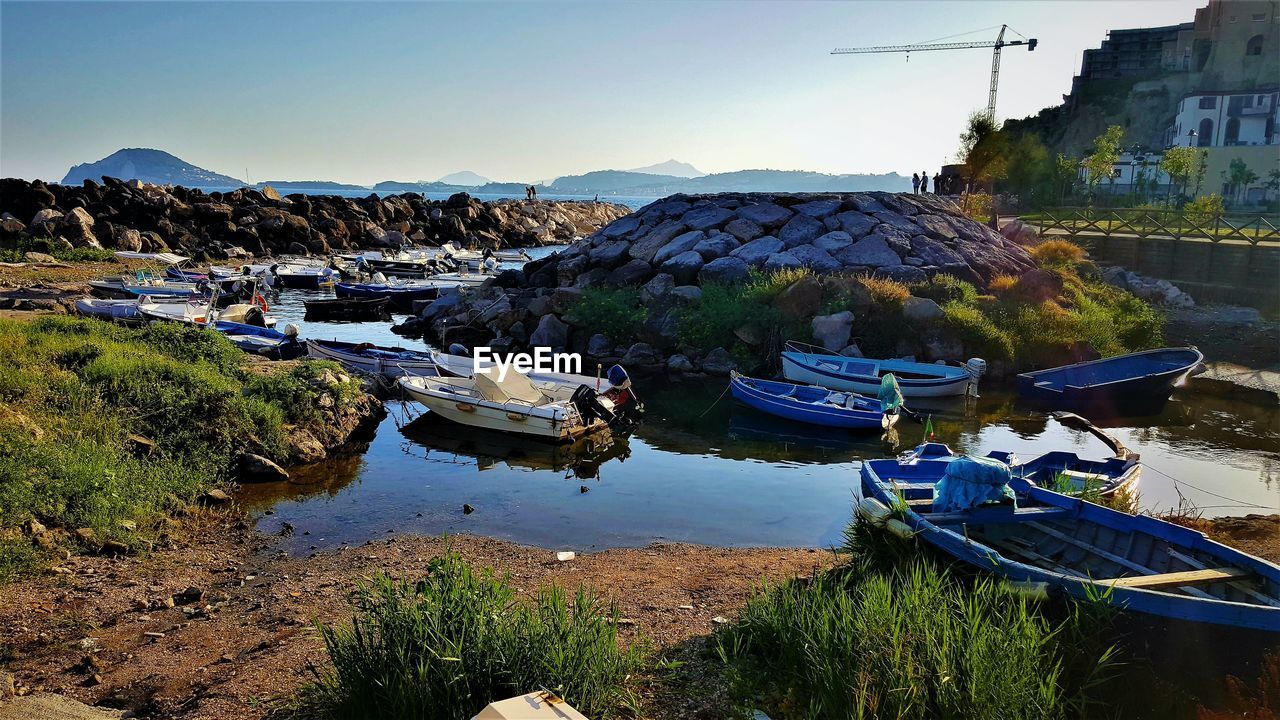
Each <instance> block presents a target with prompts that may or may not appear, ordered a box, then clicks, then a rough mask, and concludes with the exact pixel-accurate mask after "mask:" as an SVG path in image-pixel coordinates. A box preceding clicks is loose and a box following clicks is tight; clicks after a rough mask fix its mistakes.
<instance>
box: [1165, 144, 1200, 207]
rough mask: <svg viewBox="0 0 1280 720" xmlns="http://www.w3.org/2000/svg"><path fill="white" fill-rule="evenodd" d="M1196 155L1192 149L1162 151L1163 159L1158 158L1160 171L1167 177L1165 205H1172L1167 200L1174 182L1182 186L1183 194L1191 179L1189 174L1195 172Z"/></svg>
mask: <svg viewBox="0 0 1280 720" xmlns="http://www.w3.org/2000/svg"><path fill="white" fill-rule="evenodd" d="M1197 155H1198V153H1197V152H1196V149H1195V148H1193V147H1171V148H1169V149H1168V150H1165V151H1164V157H1162V158H1160V169H1161V170H1163V171H1164V173H1165V174H1166V175H1168V176H1169V192H1168V193H1166V195H1165V204H1166V205H1170V204H1172V203H1171V202H1170V200H1169V198H1170V196H1172V195H1173V184H1174V182H1175V181H1176V182H1180V183H1181V184H1182V188H1183V192H1185V191H1186V187H1187V181H1188V180H1190V179H1191V173H1193V172H1195V169H1196V162H1197V160H1198V158H1197Z"/></svg>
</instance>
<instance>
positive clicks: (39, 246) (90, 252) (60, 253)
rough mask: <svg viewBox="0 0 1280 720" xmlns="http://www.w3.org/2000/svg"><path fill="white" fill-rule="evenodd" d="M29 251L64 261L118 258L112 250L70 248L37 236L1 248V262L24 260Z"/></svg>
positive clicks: (106, 260)
mask: <svg viewBox="0 0 1280 720" xmlns="http://www.w3.org/2000/svg"><path fill="white" fill-rule="evenodd" d="M28 252H41V253H45V254H46V255H52V256H53V257H54V259H55V260H61V261H62V262H115V259H116V257H115V255H114V254H113V253H112V252H111V251H110V250H99V249H97V248H88V247H85V248H72V249H70V250H68V249H66V248H64V247H62V246H61V244H60V243H58V242H55V241H54V240H52V239H50V238H35V239H31V240H26V239H24V240H22V241H20V242H18V243H17V244H16V245H14V246H13V247H3V248H0V262H24V261H25V260H26V258H25V257H23V256H24V255H25V254H26V253H28Z"/></svg>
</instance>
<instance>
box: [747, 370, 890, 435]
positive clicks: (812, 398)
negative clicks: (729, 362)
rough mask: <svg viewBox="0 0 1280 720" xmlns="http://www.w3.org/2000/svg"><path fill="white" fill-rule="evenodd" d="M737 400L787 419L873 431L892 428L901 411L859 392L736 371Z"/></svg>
mask: <svg viewBox="0 0 1280 720" xmlns="http://www.w3.org/2000/svg"><path fill="white" fill-rule="evenodd" d="M729 389H730V391H731V392H732V393H733V397H734V399H736V400H737V401H739V402H741V403H742V404H744V405H746V406H748V407H751V408H754V409H756V410H759V411H761V412H765V413H769V414H770V415H776V416H778V417H781V418H786V419H787V420H795V421H797V422H803V423H810V424H813V425H822V426H825V427H839V428H849V429H853V430H871V429H882V428H890V427H893V426H894V424H896V423H897V422H898V417H899V415H900V413H897V412H890V413H885V412H883V411H882V410H881V407H880V401H878V400H873V399H871V398H868V397H863V396H861V395H858V394H857V393H851V392H844V391H838V390H829V389H827V388H821V387H815V386H813V385H794V384H792V383H785V382H777V381H774V380H760V379H757V378H749V377H745V376H743V375H739V374H738V373H737V372H734V373H732V374H731V375H730V378H729Z"/></svg>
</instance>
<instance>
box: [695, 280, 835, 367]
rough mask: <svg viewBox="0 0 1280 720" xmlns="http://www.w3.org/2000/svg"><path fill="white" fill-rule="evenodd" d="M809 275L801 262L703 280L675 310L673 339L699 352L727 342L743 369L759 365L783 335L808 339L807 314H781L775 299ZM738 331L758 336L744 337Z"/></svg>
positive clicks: (772, 353) (776, 347)
mask: <svg viewBox="0 0 1280 720" xmlns="http://www.w3.org/2000/svg"><path fill="white" fill-rule="evenodd" d="M810 275H811V272H810V271H809V270H808V269H804V268H801V269H796V270H782V271H778V272H774V273H762V272H759V271H752V273H751V276H750V278H749V279H748V281H747V282H745V283H743V284H740V285H719V284H716V283H707V284H704V285H703V286H702V299H701V300H700V301H699V302H697V303H696V304H694V305H691V306H687V307H682V308H679V309H678V310H677V311H676V337H677V340H678V342H679V343H680V345H681V346H682V347H684V348H689V349H693V350H697V351H700V352H707V351H709V350H713V349H715V348H718V347H722V348H725V349H726V350H729V351H730V352H731V353H732V354H733V356H734V359H735V360H737V362H738V365H739V367H740V368H742V369H743V370H754V369H756V368H759V367H761V366H762V365H763V364H765V363H766V362H768V361H771V360H772V359H773V358H774V357H775V356H776V352H777V350H778V348H779V347H780V346H781V342H782V341H784V340H787V339H792V338H796V337H802V338H805V339H807V337H808V321H807V319H797V318H789V317H787V316H785V315H783V314H782V313H781V312H780V311H779V310H778V309H777V308H776V307H774V305H773V301H774V300H775V299H776V298H777V296H778V295H779V294H781V293H782V291H784V290H786V289H787V288H789V287H791V286H792V285H793V284H795V283H796V282H799V281H800V280H802V279H804V278H806V277H809V276H810ZM739 331H742V332H743V334H744V335H746V336H747V337H751V336H754V337H755V338H757V339H758V342H756V343H755V344H748V343H747V342H744V341H743V340H742V337H741V336H740V335H739Z"/></svg>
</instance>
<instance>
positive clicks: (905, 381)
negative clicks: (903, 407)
mask: <svg viewBox="0 0 1280 720" xmlns="http://www.w3.org/2000/svg"><path fill="white" fill-rule="evenodd" d="M985 370H986V363H985V362H984V361H982V360H980V359H976V358H975V359H973V360H970V361H968V362H967V363H965V364H964V365H940V364H935V363H921V362H911V361H909V360H871V359H868V358H851V357H845V356H843V355H831V354H827V353H826V352H825V351H822V348H817V347H814V346H812V345H806V344H804V343H798V342H794V341H788V342H787V344H786V348H785V349H784V350H783V352H782V375H783V377H785V378H786V379H788V380H790V381H792V382H796V383H803V384H806V385H820V386H822V387H825V388H830V389H832V390H844V391H847V392H855V393H862V394H867V395H875V394H876V393H877V392H879V390H880V383H881V382H882V381H883V378H884V376H885V375H888V374H890V373H892V374H893V376H894V377H896V378H897V379H898V386H899V387H900V388H901V389H902V395H903V397H909V398H911V397H952V396H956V395H964V394H965V393H966V392H969V390H970V388H971V387H972V388H974V389H976V387H977V382H978V377H979V376H980V375H981V374H982V373H983V371H985Z"/></svg>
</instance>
